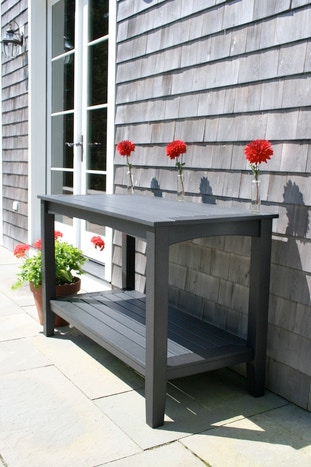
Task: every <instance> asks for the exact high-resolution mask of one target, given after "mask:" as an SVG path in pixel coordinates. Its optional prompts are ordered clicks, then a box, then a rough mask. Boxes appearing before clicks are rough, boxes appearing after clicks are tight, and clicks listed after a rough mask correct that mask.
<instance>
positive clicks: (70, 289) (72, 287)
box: [29, 277, 81, 328]
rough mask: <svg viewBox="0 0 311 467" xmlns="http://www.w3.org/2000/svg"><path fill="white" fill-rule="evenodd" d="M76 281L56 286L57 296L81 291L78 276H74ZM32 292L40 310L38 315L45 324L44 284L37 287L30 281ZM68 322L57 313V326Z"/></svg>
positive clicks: (65, 324)
mask: <svg viewBox="0 0 311 467" xmlns="http://www.w3.org/2000/svg"><path fill="white" fill-rule="evenodd" d="M74 279H75V281H74V282H72V283H71V284H64V285H57V286H56V297H68V296H70V295H75V294H76V293H78V292H79V290H80V288H81V279H79V278H78V277H75V278H74ZM29 287H30V290H31V292H32V293H33V298H34V301H35V305H36V308H37V311H38V317H39V322H40V324H43V307H42V285H40V287H38V288H35V286H34V285H33V283H32V282H30V283H29ZM67 325H68V323H67V321H65V320H64V319H63V318H61V317H60V316H57V315H55V327H56V328H57V327H60V326H67Z"/></svg>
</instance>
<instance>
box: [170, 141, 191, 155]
mask: <svg viewBox="0 0 311 467" xmlns="http://www.w3.org/2000/svg"><path fill="white" fill-rule="evenodd" d="M186 151H187V145H186V143H184V142H183V141H182V140H180V139H176V140H175V141H172V142H171V143H168V145H167V146H166V155H167V156H168V157H169V158H170V159H176V158H177V157H179V156H180V154H184V153H185V152H186Z"/></svg>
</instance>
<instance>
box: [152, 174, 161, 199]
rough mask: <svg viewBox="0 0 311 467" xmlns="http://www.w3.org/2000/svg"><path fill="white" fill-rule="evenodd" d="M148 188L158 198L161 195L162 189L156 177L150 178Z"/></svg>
mask: <svg viewBox="0 0 311 467" xmlns="http://www.w3.org/2000/svg"><path fill="white" fill-rule="evenodd" d="M150 188H151V191H152V193H153V194H154V196H158V197H159V198H162V197H163V191H162V190H161V189H160V185H159V182H158V180H157V179H156V178H153V179H152V180H151V183H150Z"/></svg>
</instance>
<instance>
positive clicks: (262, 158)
mask: <svg viewBox="0 0 311 467" xmlns="http://www.w3.org/2000/svg"><path fill="white" fill-rule="evenodd" d="M244 154H245V156H246V159H247V160H248V162H249V165H250V168H251V169H252V172H253V174H254V176H255V179H256V180H257V179H258V174H259V165H260V164H261V163H262V162H267V161H268V160H269V159H270V158H271V156H272V154H273V149H272V147H271V143H270V141H268V140H266V139H255V140H254V141H252V142H251V143H248V144H247V145H246V146H245V148H244Z"/></svg>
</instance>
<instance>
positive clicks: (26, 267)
mask: <svg viewBox="0 0 311 467" xmlns="http://www.w3.org/2000/svg"><path fill="white" fill-rule="evenodd" d="M62 236H63V234H62V233H61V232H58V231H55V233H54V238H55V280H56V296H57V297H64V296H68V295H74V294H76V293H78V292H79V290H80V287H81V279H80V278H79V277H77V276H80V275H81V274H83V273H84V271H83V269H82V266H83V265H84V263H85V262H86V261H87V258H86V257H85V256H84V254H83V252H82V250H80V249H79V248H77V247H74V246H73V245H71V244H70V243H67V242H64V241H62V240H61V237H62ZM91 242H92V243H93V244H94V246H95V248H99V249H100V250H101V251H102V250H103V249H104V247H105V243H104V241H103V240H102V238H101V237H99V236H94V237H92V239H91ZM33 248H34V249H35V253H34V254H33V255H28V252H29V250H30V245H27V244H18V245H16V246H15V248H14V251H13V254H14V255H15V256H16V257H17V258H22V259H23V263H22V264H21V265H20V266H19V271H18V272H17V281H16V282H15V284H13V285H12V289H13V290H15V289H17V288H19V287H21V286H22V285H23V284H24V283H25V282H29V286H30V290H31V291H32V293H33V296H34V300H35V304H36V307H37V310H38V315H39V321H40V324H43V313H42V253H41V240H37V241H36V242H35V243H34V244H33ZM56 318H57V319H56V320H55V326H59V325H64V324H68V323H66V322H65V321H64V320H62V319H61V318H60V317H59V316H58V317H56Z"/></svg>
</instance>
